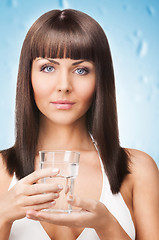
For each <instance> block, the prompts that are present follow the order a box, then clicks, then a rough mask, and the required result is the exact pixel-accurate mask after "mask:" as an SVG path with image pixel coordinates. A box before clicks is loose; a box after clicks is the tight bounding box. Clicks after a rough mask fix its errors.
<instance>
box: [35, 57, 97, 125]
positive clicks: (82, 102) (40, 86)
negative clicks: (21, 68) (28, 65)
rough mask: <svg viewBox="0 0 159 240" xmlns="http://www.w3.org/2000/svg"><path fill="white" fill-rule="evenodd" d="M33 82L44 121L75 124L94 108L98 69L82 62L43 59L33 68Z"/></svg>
mask: <svg viewBox="0 0 159 240" xmlns="http://www.w3.org/2000/svg"><path fill="white" fill-rule="evenodd" d="M31 81H32V86H33V91H34V98H35V102H36V105H37V107H38V109H39V110H40V112H41V113H42V115H41V117H42V119H43V120H51V122H53V123H55V124H62V125H67V124H73V123H74V122H76V121H78V120H80V119H83V118H82V117H83V116H85V113H86V112H87V110H88V109H89V107H90V105H91V102H92V97H93V94H94V91H95V81H96V76H95V66H94V64H93V63H92V62H91V61H86V60H82V59H80V60H72V59H70V58H63V59H59V58H55V59H51V58H41V57H39V58H36V59H35V60H34V61H33V64H32V72H31Z"/></svg>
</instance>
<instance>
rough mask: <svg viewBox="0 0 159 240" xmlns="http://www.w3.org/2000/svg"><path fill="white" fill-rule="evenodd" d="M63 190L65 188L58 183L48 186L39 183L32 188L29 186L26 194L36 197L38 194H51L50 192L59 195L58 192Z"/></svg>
mask: <svg viewBox="0 0 159 240" xmlns="http://www.w3.org/2000/svg"><path fill="white" fill-rule="evenodd" d="M62 189H63V186H62V185H61V184H58V183H48V184H44V183H41V184H40V183H37V184H33V185H31V186H28V189H27V193H26V194H27V195H36V194H40V193H49V192H55V193H58V192H60V191H62Z"/></svg>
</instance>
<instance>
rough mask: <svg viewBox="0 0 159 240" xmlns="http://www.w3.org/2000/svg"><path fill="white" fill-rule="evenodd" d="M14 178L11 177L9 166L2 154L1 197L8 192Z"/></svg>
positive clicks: (0, 170)
mask: <svg viewBox="0 0 159 240" xmlns="http://www.w3.org/2000/svg"><path fill="white" fill-rule="evenodd" d="M11 179H12V176H10V175H9V173H8V171H7V166H6V164H5V161H4V159H3V156H2V154H1V153H0V186H1V187H0V197H1V195H3V194H4V192H6V191H7V190H8V187H9V185H10V182H11ZM2 183H3V184H2Z"/></svg>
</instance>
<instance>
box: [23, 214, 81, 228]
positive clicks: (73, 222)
mask: <svg viewBox="0 0 159 240" xmlns="http://www.w3.org/2000/svg"><path fill="white" fill-rule="evenodd" d="M82 213H83V214H85V212H73V213H71V214H66V213H64V214H63V213H60V214H58V213H49V212H45V211H34V210H29V211H27V213H26V217H27V218H29V219H33V220H38V221H45V222H49V223H52V224H58V225H61V226H77V227H78V226H79V223H78V222H79V221H78V220H79V219H81V218H82V215H83V214H82Z"/></svg>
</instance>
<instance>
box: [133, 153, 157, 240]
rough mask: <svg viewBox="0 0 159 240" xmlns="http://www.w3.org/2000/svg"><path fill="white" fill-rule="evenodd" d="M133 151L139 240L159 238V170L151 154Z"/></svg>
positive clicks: (135, 213)
mask: <svg viewBox="0 0 159 240" xmlns="http://www.w3.org/2000/svg"><path fill="white" fill-rule="evenodd" d="M132 151H133V152H132V154H133V156H132V173H133V209H134V216H135V222H136V232H137V240H150V239H153V240H159V171H158V168H157V166H156V164H155V162H154V161H153V159H152V158H151V157H150V156H149V155H147V154H146V153H143V152H141V151H137V150H132Z"/></svg>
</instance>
